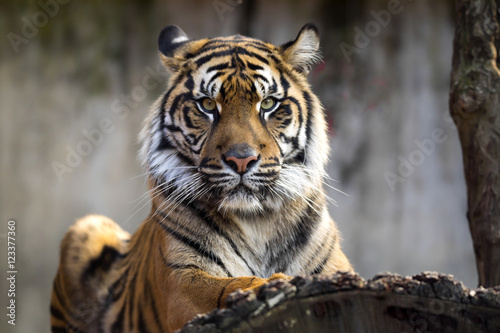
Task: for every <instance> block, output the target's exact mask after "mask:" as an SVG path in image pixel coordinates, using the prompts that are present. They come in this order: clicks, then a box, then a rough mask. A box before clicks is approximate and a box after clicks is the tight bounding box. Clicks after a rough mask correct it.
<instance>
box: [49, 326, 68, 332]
mask: <svg viewBox="0 0 500 333" xmlns="http://www.w3.org/2000/svg"><path fill="white" fill-rule="evenodd" d="M50 331H51V332H52V333H67V332H66V327H65V326H64V327H62V326H50Z"/></svg>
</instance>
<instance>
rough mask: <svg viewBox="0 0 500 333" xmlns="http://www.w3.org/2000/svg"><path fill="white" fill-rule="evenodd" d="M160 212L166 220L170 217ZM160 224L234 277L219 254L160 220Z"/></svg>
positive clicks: (180, 240)
mask: <svg viewBox="0 0 500 333" xmlns="http://www.w3.org/2000/svg"><path fill="white" fill-rule="evenodd" d="M159 214H160V215H162V217H163V219H164V220H167V219H168V216H166V215H165V214H164V213H163V212H161V211H159ZM158 224H159V225H160V226H161V227H162V228H163V229H164V230H165V231H166V232H168V233H169V234H170V235H172V236H173V237H174V238H175V239H177V240H178V241H179V242H181V243H184V245H187V246H189V247H191V248H192V249H193V250H195V251H196V252H197V253H199V254H201V255H202V256H203V257H205V258H207V259H210V260H211V261H213V262H214V263H216V264H217V265H218V266H219V267H221V268H222V270H223V271H224V272H225V273H226V274H227V276H229V277H232V275H231V273H229V271H228V270H227V268H226V265H224V263H223V262H222V260H221V259H220V258H219V256H218V255H216V254H215V253H213V252H212V251H210V250H207V249H205V248H204V247H203V246H202V245H201V244H200V243H198V242H197V241H195V240H194V239H191V238H189V237H187V236H185V235H182V234H180V233H179V232H177V231H175V230H173V229H171V228H169V227H168V226H167V225H165V224H164V223H162V222H160V221H158Z"/></svg>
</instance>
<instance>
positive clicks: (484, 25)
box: [450, 0, 500, 287]
mask: <svg viewBox="0 0 500 333" xmlns="http://www.w3.org/2000/svg"><path fill="white" fill-rule="evenodd" d="M499 22H500V0H457V2H456V32H455V40H454V46H453V70H452V75H451V87H450V112H451V115H452V117H453V119H454V121H455V124H456V125H457V128H458V132H459V135H460V142H461V145H462V152H463V162H464V169H465V180H466V183H467V195H468V212H467V218H468V220H469V227H470V231H471V235H472V240H473V242H474V251H475V255H476V265H477V270H478V273H479V284H480V285H482V286H485V287H490V286H497V285H500V71H499V67H500V55H499V52H500V26H499Z"/></svg>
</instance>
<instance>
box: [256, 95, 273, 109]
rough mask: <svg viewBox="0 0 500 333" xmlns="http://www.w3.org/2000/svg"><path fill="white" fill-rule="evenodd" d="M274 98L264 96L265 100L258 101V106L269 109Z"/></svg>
mask: <svg viewBox="0 0 500 333" xmlns="http://www.w3.org/2000/svg"><path fill="white" fill-rule="evenodd" d="M274 103H275V102H274V99H273V98H271V97H268V98H266V99H265V100H263V101H262V103H260V108H261V109H262V110H270V109H272V107H273V106H274Z"/></svg>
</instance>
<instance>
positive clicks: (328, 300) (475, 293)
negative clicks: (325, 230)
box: [181, 272, 500, 333]
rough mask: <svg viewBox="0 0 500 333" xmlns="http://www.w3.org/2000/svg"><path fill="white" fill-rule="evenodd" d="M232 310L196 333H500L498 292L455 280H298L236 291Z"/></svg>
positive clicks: (188, 331)
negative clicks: (473, 287) (465, 285)
mask: <svg viewBox="0 0 500 333" xmlns="http://www.w3.org/2000/svg"><path fill="white" fill-rule="evenodd" d="M227 303H228V304H227V308H225V309H217V310H214V311H212V312H211V313H209V314H207V315H198V316H197V317H196V318H195V319H194V320H192V321H191V322H190V323H188V324H187V325H186V326H185V327H184V328H183V329H182V330H181V333H195V332H211V333H216V332H262V333H266V332H268V333H276V332H287V333H292V332H297V333H299V332H300V333H302V332H344V333H350V332H370V333H377V332H380V333H392V332H397V333H402V332H500V288H498V287H497V288H489V289H484V288H479V289H475V290H470V289H466V288H465V287H464V286H463V285H462V284H461V283H460V282H456V281H454V280H453V278H452V277H451V276H448V275H443V274H438V273H431V272H426V273H421V274H418V275H415V276H413V277H403V276H399V275H395V274H379V275H377V276H375V277H374V278H373V279H371V280H368V281H365V280H364V279H363V278H361V277H359V276H357V275H352V274H345V273H339V274H335V275H333V276H320V277H311V276H308V277H296V278H294V279H293V280H291V281H290V282H284V281H274V282H271V283H269V284H267V285H265V286H264V287H263V288H262V289H261V290H259V292H258V293H257V294H255V293H254V292H253V291H247V292H236V293H233V294H231V295H230V296H229V298H228V302H227Z"/></svg>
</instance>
